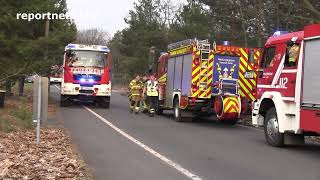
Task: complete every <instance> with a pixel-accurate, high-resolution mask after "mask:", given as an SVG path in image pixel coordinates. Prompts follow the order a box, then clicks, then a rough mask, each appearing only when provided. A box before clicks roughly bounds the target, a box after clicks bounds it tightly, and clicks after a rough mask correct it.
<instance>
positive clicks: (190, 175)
mask: <svg viewBox="0 0 320 180" xmlns="http://www.w3.org/2000/svg"><path fill="white" fill-rule="evenodd" d="M55 87H56V88H57V89H59V90H60V87H58V86H57V85H55ZM83 107H84V108H85V109H86V110H88V111H89V112H90V113H92V114H93V115H95V116H96V117H97V118H99V119H100V120H101V121H102V122H104V123H105V124H107V125H108V126H109V127H111V128H112V129H113V130H115V131H117V132H118V133H119V134H121V135H122V136H124V137H126V138H127V139H129V140H130V141H132V142H133V143H135V144H137V145H138V146H140V147H141V148H142V149H144V150H145V151H147V152H149V153H150V154H151V155H153V156H155V157H157V158H159V159H160V160H161V161H164V162H165V163H167V164H168V165H169V166H171V167H173V168H175V169H176V170H177V171H179V172H180V173H182V174H184V175H185V176H187V177H188V178H190V179H192V180H202V179H201V178H200V177H199V176H197V175H195V174H193V173H192V172H190V171H189V170H187V169H185V168H183V167H182V166H181V165H180V164H177V163H175V162H173V161H172V160H170V159H168V158H167V157H165V156H163V155H162V154H160V153H158V152H157V151H155V150H153V149H152V148H150V147H148V146H147V145H145V144H143V143H142V142H140V141H139V140H137V139H135V138H134V137H132V136H130V135H129V134H128V133H126V132H124V131H123V130H121V129H120V128H118V127H117V126H115V125H114V124H112V123H111V122H110V121H108V120H106V119H105V118H103V117H102V116H100V115H99V114H97V113H96V112H94V111H93V110H91V109H90V108H88V107H86V106H83Z"/></svg>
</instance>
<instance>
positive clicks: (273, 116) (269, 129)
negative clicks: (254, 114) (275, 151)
mask: <svg viewBox="0 0 320 180" xmlns="http://www.w3.org/2000/svg"><path fill="white" fill-rule="evenodd" d="M264 135H265V138H266V141H267V143H269V144H270V145H272V146H276V147H280V146H283V145H284V135H283V133H280V132H279V123H278V117H277V111H276V109H275V108H271V109H269V110H268V111H267V114H266V117H265V120H264Z"/></svg>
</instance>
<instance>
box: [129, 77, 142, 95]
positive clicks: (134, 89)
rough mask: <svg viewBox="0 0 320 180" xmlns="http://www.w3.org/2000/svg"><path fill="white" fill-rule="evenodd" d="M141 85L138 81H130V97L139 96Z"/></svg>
mask: <svg viewBox="0 0 320 180" xmlns="http://www.w3.org/2000/svg"><path fill="white" fill-rule="evenodd" d="M142 88H143V85H142V83H141V82H140V81H137V80H135V79H134V80H132V81H131V82H130V84H129V89H130V94H131V96H140V95H141V90H142Z"/></svg>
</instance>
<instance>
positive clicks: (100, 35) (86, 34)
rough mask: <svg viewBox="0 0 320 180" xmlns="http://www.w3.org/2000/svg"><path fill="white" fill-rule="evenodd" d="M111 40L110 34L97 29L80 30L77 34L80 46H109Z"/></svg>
mask: <svg viewBox="0 0 320 180" xmlns="http://www.w3.org/2000/svg"><path fill="white" fill-rule="evenodd" d="M109 40H110V35H109V33H107V32H105V31H103V30H101V29H97V28H93V29H86V30H80V31H78V33H77V43H79V44H95V45H107V44H108V42H109Z"/></svg>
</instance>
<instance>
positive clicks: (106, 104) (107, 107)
mask: <svg viewBox="0 0 320 180" xmlns="http://www.w3.org/2000/svg"><path fill="white" fill-rule="evenodd" d="M101 107H103V108H106V109H109V108H110V102H103V103H101Z"/></svg>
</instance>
